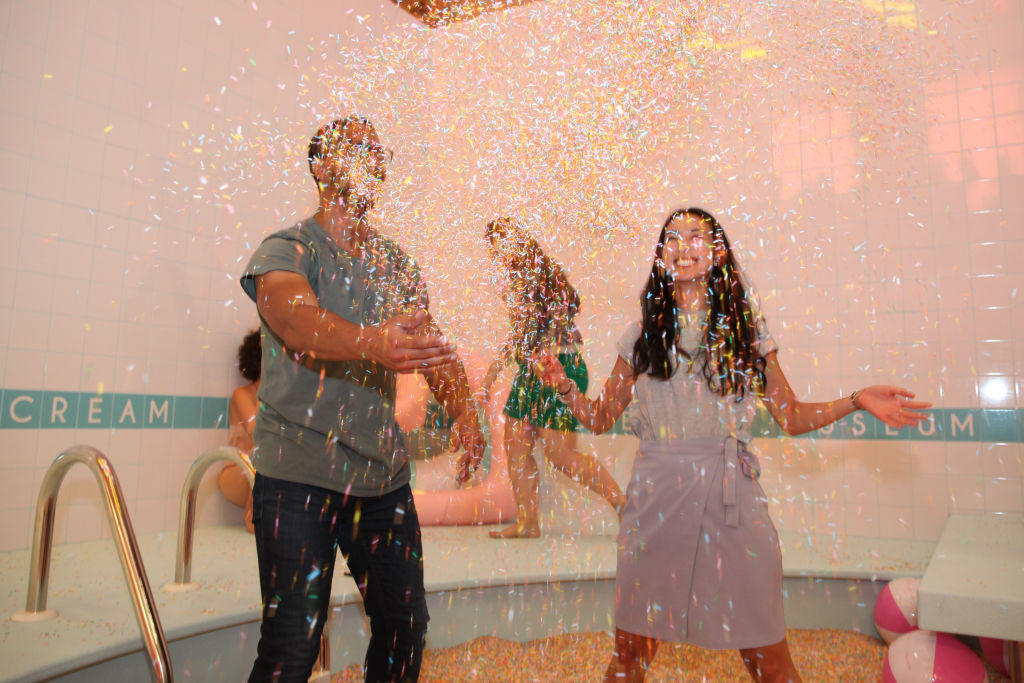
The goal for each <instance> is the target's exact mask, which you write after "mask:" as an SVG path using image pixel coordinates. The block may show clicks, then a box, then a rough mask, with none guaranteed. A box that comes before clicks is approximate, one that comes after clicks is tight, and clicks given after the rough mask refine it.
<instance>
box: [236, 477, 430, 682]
mask: <svg viewBox="0 0 1024 683" xmlns="http://www.w3.org/2000/svg"><path fill="white" fill-rule="evenodd" d="M252 495H253V516H252V521H253V524H254V525H255V526H256V554H257V557H258V560H259V566H260V589H261V591H262V593H263V623H262V625H261V626H260V643H259V646H258V648H257V655H256V663H255V664H254V665H253V669H252V673H250V674H249V681H250V683H255V682H261V681H278V682H282V683H283V682H284V681H297V682H301V683H305V681H306V680H307V679H308V678H309V675H310V672H311V671H312V669H313V664H314V663H315V661H316V657H317V653H318V652H319V649H320V633H321V632H322V631H323V628H324V622H325V621H326V620H327V617H328V608H329V605H330V599H331V578H332V576H333V574H334V558H335V556H336V555H337V549H338V548H341V554H342V555H343V556H344V557H345V560H346V561H347V562H348V568H349V571H351V572H352V577H353V578H354V579H355V582H356V585H357V586H358V587H359V592H360V594H361V595H362V596H363V606H364V608H365V609H366V614H367V616H369V618H370V632H371V633H370V646H369V647H368V648H367V651H366V663H365V670H366V680H367V681H372V682H373V683H377V682H378V681H415V680H416V679H417V678H418V677H419V672H420V661H421V659H422V657H423V645H424V640H425V635H426V631H427V619H428V618H429V616H428V615H427V603H426V597H425V595H424V590H423V549H422V544H421V542H420V523H419V518H418V517H417V516H416V508H415V507H414V506H413V499H412V490H411V489H410V488H409V486H403V487H402V488H400V489H398V490H397V491H393V492H391V493H388V494H385V495H383V496H380V497H379V498H357V497H355V496H345V495H344V494H341V493H338V492H336V491H331V490H328V489H323V488H319V487H317V486H309V485H306V484H295V483H292V482H288V481H282V480H281V479H273V478H271V477H264V476H261V475H259V474H257V475H256V484H255V486H254V487H253V490H252Z"/></svg>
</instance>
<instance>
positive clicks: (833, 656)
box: [333, 629, 1009, 683]
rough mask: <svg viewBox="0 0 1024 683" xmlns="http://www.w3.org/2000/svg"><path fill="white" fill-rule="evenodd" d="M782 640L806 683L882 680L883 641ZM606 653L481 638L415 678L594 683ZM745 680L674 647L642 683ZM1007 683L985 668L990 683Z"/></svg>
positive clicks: (823, 633)
mask: <svg viewBox="0 0 1024 683" xmlns="http://www.w3.org/2000/svg"><path fill="white" fill-rule="evenodd" d="M788 637H789V645H790V649H791V651H792V653H793V660H794V662H795V663H796V666H797V669H798V670H799V671H800V675H801V676H803V679H804V681H805V683H839V682H840V681H841V682H842V683H857V682H859V681H863V682H864V683H868V682H870V683H876V682H877V681H878V680H879V679H880V678H881V672H882V658H883V657H884V656H885V644H884V643H883V642H882V641H880V640H878V639H877V638H872V637H870V636H865V635H863V634H859V633H853V632H852V631H846V630H842V629H813V630H795V629H792V630H790V631H789V633H788ZM611 653H612V637H611V636H610V635H608V634H605V633H570V634H566V635H561V636H553V637H551V638H544V639H542V640H533V641H530V642H526V643H516V642H512V641H508V640H502V639H501V638H495V637H493V636H485V637H482V638H476V639H475V640H471V641H470V642H468V643H463V644H462V645H457V646H455V647H449V648H443V649H437V650H428V651H427V652H426V654H425V655H424V658H423V669H422V671H421V674H420V681H422V682H423V683H430V682H431V681H445V682H449V681H488V683H527V682H528V681H531V682H532V681H544V682H547V681H600V680H601V679H602V676H603V674H604V668H605V666H606V665H607V664H608V659H609V657H611ZM362 680H363V675H362V671H361V669H360V667H359V666H350V667H348V668H347V669H344V670H342V671H341V672H339V673H338V674H337V675H335V676H334V679H333V683H357V682H358V681H362ZM749 680H750V678H749V677H748V676H747V672H746V669H745V668H744V666H743V663H742V662H741V661H740V658H739V655H738V654H737V653H735V652H733V651H728V650H703V649H701V648H697V647H693V646H691V645H679V644H676V643H666V644H663V645H662V647H661V648H660V649H659V650H658V654H657V656H656V657H655V658H654V663H653V665H652V667H651V671H650V672H649V673H648V675H647V681H648V682H649V683H667V682H668V681H672V682H673V683H698V682H699V683H705V682H707V683H711V682H714V683H723V682H728V681H738V682H741V681H749ZM1008 680H1009V679H1007V678H1004V677H1002V676H999V675H998V674H997V673H995V672H994V671H993V670H991V669H989V681H992V682H993V683H1006V682H1007V681H1008Z"/></svg>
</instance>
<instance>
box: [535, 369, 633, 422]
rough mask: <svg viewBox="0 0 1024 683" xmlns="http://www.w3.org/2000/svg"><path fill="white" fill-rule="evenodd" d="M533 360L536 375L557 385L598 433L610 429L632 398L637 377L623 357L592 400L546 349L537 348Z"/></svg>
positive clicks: (580, 417) (579, 416)
mask: <svg viewBox="0 0 1024 683" xmlns="http://www.w3.org/2000/svg"><path fill="white" fill-rule="evenodd" d="M533 362H534V372H535V373H536V374H537V376H538V377H540V378H541V380H542V381H543V382H544V383H545V384H547V385H548V386H552V387H555V391H557V392H558V394H559V396H561V398H562V400H563V401H564V402H565V404H566V405H567V406H569V410H571V411H572V414H573V415H575V416H576V419H577V420H579V421H580V422H581V423H582V424H583V426H584V427H586V428H587V429H589V430H590V431H592V432H594V433H595V434H603V433H604V432H607V431H608V430H609V429H611V427H612V425H613V424H615V421H616V420H618V419H619V416H620V415H622V412H623V411H624V410H625V409H626V406H628V405H629V402H630V401H631V400H632V398H633V383H634V382H635V381H636V376H635V375H634V374H633V369H632V368H631V367H629V363H627V362H626V361H625V360H624V359H622V358H621V357H620V358H617V359H616V360H615V367H613V368H612V374H611V375H610V376H609V377H608V381H607V382H605V383H604V387H603V388H602V389H601V395H600V396H598V397H597V400H596V401H591V400H590V399H589V398H587V397H586V395H585V394H583V392H581V391H580V390H579V389H578V388H577V387H576V384H575V383H574V382H573V381H572V380H571V379H569V378H568V377H567V376H566V375H565V368H563V367H562V363H561V362H560V361H559V360H558V358H557V357H555V356H553V355H552V354H551V352H550V351H548V350H547V349H540V350H539V351H537V352H536V353H535V354H534V356H533Z"/></svg>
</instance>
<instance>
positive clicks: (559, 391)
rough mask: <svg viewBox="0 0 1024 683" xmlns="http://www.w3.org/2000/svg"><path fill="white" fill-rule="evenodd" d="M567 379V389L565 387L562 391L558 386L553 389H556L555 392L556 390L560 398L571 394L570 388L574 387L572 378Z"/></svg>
mask: <svg viewBox="0 0 1024 683" xmlns="http://www.w3.org/2000/svg"><path fill="white" fill-rule="evenodd" d="M567 381H568V382H569V388H568V389H566V390H565V391H562V390H561V389H559V388H558V387H555V391H557V392H558V395H559V396H561V397H562V398H565V397H566V396H568V395H569V394H571V393H572V389H573V387H575V386H576V385H575V384H573V382H572V380H571V379H570V380H567Z"/></svg>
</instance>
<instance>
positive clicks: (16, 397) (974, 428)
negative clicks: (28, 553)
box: [0, 389, 1024, 443]
mask: <svg viewBox="0 0 1024 683" xmlns="http://www.w3.org/2000/svg"><path fill="white" fill-rule="evenodd" d="M430 408H432V409H428V418H427V421H426V422H427V425H426V426H427V428H429V429H439V428H444V427H447V426H448V424H449V422H450V421H449V420H448V419H447V416H446V415H444V413H443V410H441V407H440V406H430ZM926 412H928V413H929V419H928V420H927V421H925V422H923V423H921V424H920V425H918V426H917V427H915V428H913V429H910V428H907V429H902V430H900V431H896V430H894V429H891V428H889V427H887V426H886V425H885V423H883V422H881V421H879V420H876V419H875V418H873V417H871V416H870V415H868V414H867V413H865V412H863V411H861V412H857V413H854V414H853V415H848V416H846V417H845V418H843V419H842V420H840V421H838V422H836V423H835V424H834V425H831V426H830V427H826V428H825V429H819V430H817V431H815V432H810V433H809V434H803V435H801V436H799V437H796V438H801V439H839V440H853V441H860V440H881V441H947V442H949V441H952V442H984V443H1021V442H1024V410H1020V409H1012V408H1009V409H981V408H935V409H933V410H930V411H926ZM227 416H228V399H227V398H222V397H219V396H172V395H169V394H119V393H110V392H104V393H102V394H98V393H85V392H76V391H40V390H37V389H0V429H224V428H226V427H227ZM610 433H612V434H628V433H630V430H629V425H628V421H627V420H626V419H625V418H623V419H620V420H619V421H618V422H617V423H616V424H615V426H614V427H613V428H612V429H611V430H610ZM752 433H753V434H754V436H756V437H764V438H780V437H782V436H784V435H783V434H782V431H781V430H780V429H779V428H778V426H777V425H776V424H775V422H774V421H772V420H771V418H770V416H768V415H767V413H765V412H764V411H759V413H758V419H757V420H756V422H755V425H754V428H753V430H752Z"/></svg>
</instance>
